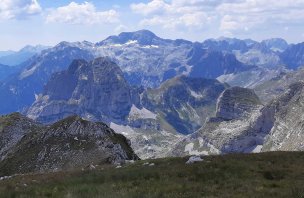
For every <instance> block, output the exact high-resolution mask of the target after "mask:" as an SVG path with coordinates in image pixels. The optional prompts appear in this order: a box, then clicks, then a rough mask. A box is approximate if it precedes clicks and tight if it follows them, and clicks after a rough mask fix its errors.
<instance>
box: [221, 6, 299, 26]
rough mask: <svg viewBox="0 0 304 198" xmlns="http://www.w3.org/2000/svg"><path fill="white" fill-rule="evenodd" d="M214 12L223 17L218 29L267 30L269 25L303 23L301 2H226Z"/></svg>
mask: <svg viewBox="0 0 304 198" xmlns="http://www.w3.org/2000/svg"><path fill="white" fill-rule="evenodd" d="M216 10H217V11H218V12H219V13H220V14H221V15H222V16H223V17H222V20H221V25H220V29H221V30H223V31H239V30H245V29H246V28H247V29H249V30H250V29H256V28H267V26H268V25H269V24H272V25H274V24H293V23H300V24H301V23H303V20H304V1H303V0H289V1H288V0H242V1H239V2H237V3H235V2H233V3H232V2H229V3H228V2H226V3H223V4H221V5H219V6H218V7H217V8H216Z"/></svg>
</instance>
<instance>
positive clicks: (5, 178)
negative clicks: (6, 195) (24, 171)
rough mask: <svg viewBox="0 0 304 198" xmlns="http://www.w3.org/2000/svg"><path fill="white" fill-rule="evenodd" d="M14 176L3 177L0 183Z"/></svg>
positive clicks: (0, 178)
mask: <svg viewBox="0 0 304 198" xmlns="http://www.w3.org/2000/svg"><path fill="white" fill-rule="evenodd" d="M12 177H13V176H3V177H0V181H2V180H7V179H11V178H12Z"/></svg>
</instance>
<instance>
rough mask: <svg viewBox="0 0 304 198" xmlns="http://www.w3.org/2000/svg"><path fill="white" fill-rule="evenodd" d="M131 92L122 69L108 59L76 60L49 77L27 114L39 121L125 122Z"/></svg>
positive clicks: (130, 103) (130, 102) (130, 104)
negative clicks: (70, 117)
mask: <svg viewBox="0 0 304 198" xmlns="http://www.w3.org/2000/svg"><path fill="white" fill-rule="evenodd" d="M131 92H132V91H131V87H130V86H129V84H128V83H127V82H126V80H125V79H124V76H123V73H122V71H121V69H120V68H119V67H118V66H117V65H116V64H115V63H114V62H112V61H110V60H109V59H108V58H97V59H94V60H93V61H90V62H87V61H84V60H75V61H73V63H72V64H71V65H70V67H69V69H68V70H66V71H63V72H59V73H56V74H54V75H53V76H52V77H51V79H50V81H49V82H48V83H47V85H46V86H45V90H44V94H43V95H42V96H41V97H40V98H39V99H38V100H37V101H36V102H35V103H34V104H33V105H32V107H31V108H30V109H29V111H28V115H29V116H30V117H31V118H33V119H37V118H38V117H39V120H40V121H41V122H53V121H56V120H59V119H62V118H64V117H66V116H67V115H73V114H78V115H81V116H82V117H86V118H88V119H90V120H103V121H105V122H108V121H109V120H112V119H119V120H124V118H125V117H126V116H127V115H128V113H129V111H130V108H131V106H132V94H131ZM44 118H48V119H44Z"/></svg>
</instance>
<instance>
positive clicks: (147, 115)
mask: <svg viewBox="0 0 304 198" xmlns="http://www.w3.org/2000/svg"><path fill="white" fill-rule="evenodd" d="M129 117H131V118H142V119H154V120H155V119H156V117H157V115H156V114H155V113H153V112H151V111H149V110H148V109H146V108H142V109H138V108H137V107H136V106H135V105H134V104H133V105H132V107H131V110H130V113H129Z"/></svg>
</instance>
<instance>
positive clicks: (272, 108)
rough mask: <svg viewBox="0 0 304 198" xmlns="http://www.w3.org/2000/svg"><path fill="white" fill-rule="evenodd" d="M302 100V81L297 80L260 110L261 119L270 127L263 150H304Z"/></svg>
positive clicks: (303, 85)
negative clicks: (267, 122)
mask: <svg viewBox="0 0 304 198" xmlns="http://www.w3.org/2000/svg"><path fill="white" fill-rule="evenodd" d="M302 101H304V83H303V82H298V83H295V84H292V85H290V87H289V89H288V90H287V92H286V93H285V94H283V95H282V96H280V97H279V98H277V99H275V100H274V101H272V102H271V103H269V104H268V105H266V106H265V108H264V109H263V111H262V115H263V116H264V117H262V118H261V119H264V120H269V123H270V125H271V126H272V127H271V128H270V129H269V135H268V136H267V138H266V140H265V143H264V146H263V149H262V150H263V151H277V150H283V151H303V150H304V144H303V142H304V133H303V131H304V118H303V111H304V104H303V102H302ZM264 125H265V124H264ZM264 125H259V126H264ZM268 125H269V124H268Z"/></svg>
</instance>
